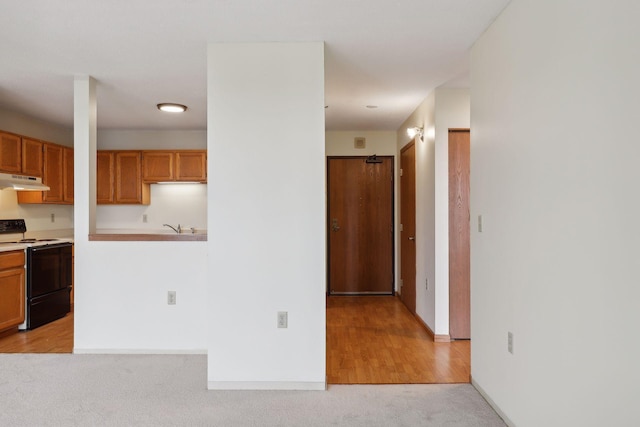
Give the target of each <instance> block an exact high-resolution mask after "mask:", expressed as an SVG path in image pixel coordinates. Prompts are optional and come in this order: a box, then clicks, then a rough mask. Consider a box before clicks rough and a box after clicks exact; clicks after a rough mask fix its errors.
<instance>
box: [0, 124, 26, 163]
mask: <svg viewBox="0 0 640 427" xmlns="http://www.w3.org/2000/svg"><path fill="white" fill-rule="evenodd" d="M21 160H22V141H21V138H20V137H19V136H18V135H13V134H10V133H6V132H0V171H2V172H8V173H20V172H21V169H22V162H21Z"/></svg>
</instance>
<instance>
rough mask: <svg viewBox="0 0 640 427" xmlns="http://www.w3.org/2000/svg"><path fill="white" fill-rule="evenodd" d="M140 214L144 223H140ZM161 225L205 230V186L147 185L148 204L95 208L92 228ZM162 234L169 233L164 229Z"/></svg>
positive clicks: (155, 227)
mask: <svg viewBox="0 0 640 427" xmlns="http://www.w3.org/2000/svg"><path fill="white" fill-rule="evenodd" d="M143 215H146V216H147V222H146V223H145V222H143ZM163 224H171V225H173V226H174V227H175V226H177V225H178V224H180V225H181V226H182V227H186V228H189V227H195V228H197V229H199V230H206V228H207V185H206V184H166V185H165V184H151V203H150V204H149V205H99V206H98V207H97V209H96V228H97V229H98V230H99V231H108V230H114V229H129V230H131V229H135V230H162V229H163ZM164 230H165V231H170V230H169V228H167V227H164Z"/></svg>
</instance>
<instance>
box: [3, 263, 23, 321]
mask: <svg viewBox="0 0 640 427" xmlns="http://www.w3.org/2000/svg"><path fill="white" fill-rule="evenodd" d="M24 291H25V281H24V251H21V250H20V251H11V252H1V253H0V332H2V331H6V330H9V329H11V328H16V329H17V326H18V325H19V324H21V323H22V322H24V308H25V294H24Z"/></svg>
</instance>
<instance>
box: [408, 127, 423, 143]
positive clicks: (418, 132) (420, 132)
mask: <svg viewBox="0 0 640 427" xmlns="http://www.w3.org/2000/svg"><path fill="white" fill-rule="evenodd" d="M407 135H409V138H415V137H416V135H418V136H420V141H424V128H422V127H417V126H415V127H412V128H407Z"/></svg>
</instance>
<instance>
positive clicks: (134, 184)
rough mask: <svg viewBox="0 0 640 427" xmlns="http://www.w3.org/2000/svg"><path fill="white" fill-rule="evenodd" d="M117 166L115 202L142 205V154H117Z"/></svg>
mask: <svg viewBox="0 0 640 427" xmlns="http://www.w3.org/2000/svg"><path fill="white" fill-rule="evenodd" d="M115 164H116V173H115V202H116V203H123V204H136V203H142V153H141V152H139V151H119V152H116V154H115Z"/></svg>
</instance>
